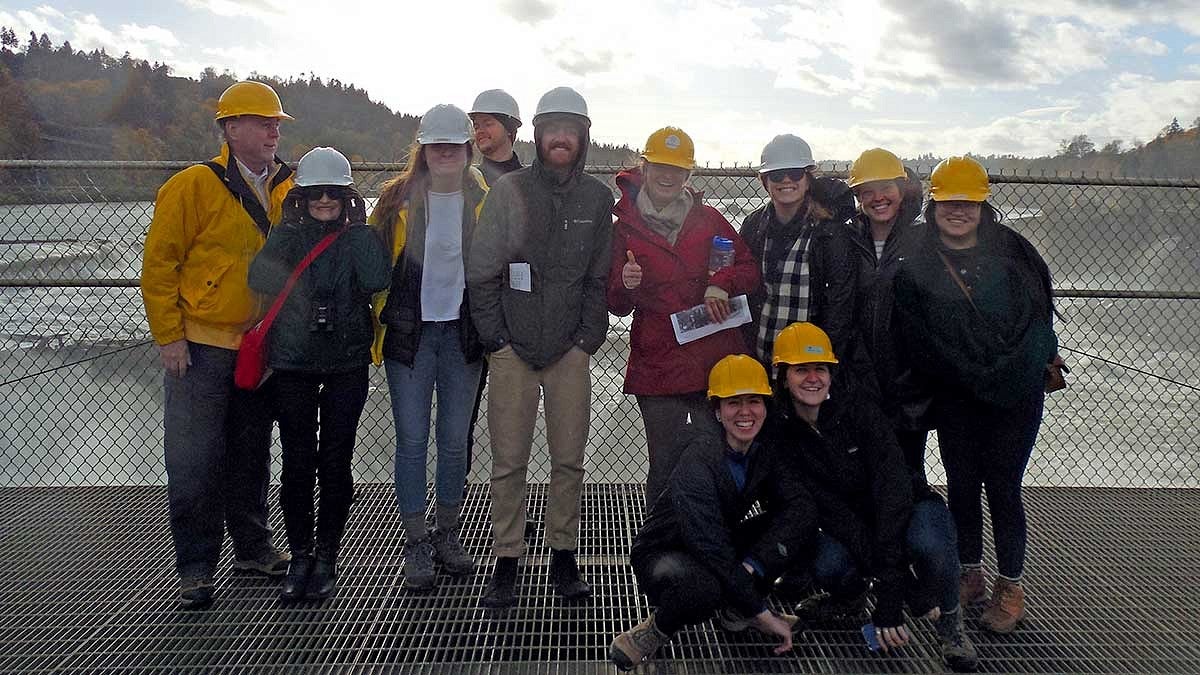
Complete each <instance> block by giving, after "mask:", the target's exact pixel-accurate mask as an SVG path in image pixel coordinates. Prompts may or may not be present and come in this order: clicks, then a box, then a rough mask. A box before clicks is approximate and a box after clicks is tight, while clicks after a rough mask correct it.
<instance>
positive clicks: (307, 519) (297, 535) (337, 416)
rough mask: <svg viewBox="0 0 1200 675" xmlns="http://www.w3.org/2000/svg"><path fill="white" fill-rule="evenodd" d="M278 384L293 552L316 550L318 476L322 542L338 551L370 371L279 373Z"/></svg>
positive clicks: (283, 495) (284, 501)
mask: <svg viewBox="0 0 1200 675" xmlns="http://www.w3.org/2000/svg"><path fill="white" fill-rule="evenodd" d="M273 379H274V380H275V392H276V401H277V404H278V405H277V407H278V409H279V410H278V414H279V440H280V442H281V444H282V445H283V474H282V477H281V481H280V482H281V485H280V488H279V501H280V506H281V507H282V508H283V522H284V525H285V526H286V527H287V539H288V547H289V548H291V550H292V551H293V552H301V551H307V550H310V549H311V548H312V545H313V521H314V514H313V511H314V509H313V490H314V488H315V486H316V481H317V477H318V476H319V477H320V480H321V507H320V520H319V522H317V528H316V529H317V532H316V534H317V543H318V544H320V545H321V546H325V547H331V548H334V549H336V548H338V546H339V544H340V543H341V539H342V532H343V531H344V530H345V529H346V519H347V518H348V517H349V514H350V503H351V502H352V501H353V500H354V475H353V473H352V472H351V467H350V463H351V460H352V459H353V455H354V439H355V435H356V434H357V432H358V418H359V416H360V415H362V410H363V406H364V405H366V402H367V367H366V366H363V367H361V368H355V369H354V370H351V371H347V372H343V373H330V374H317V373H304V372H296V371H287V372H276V373H275V375H274V377H273ZM318 415H319V424H318Z"/></svg>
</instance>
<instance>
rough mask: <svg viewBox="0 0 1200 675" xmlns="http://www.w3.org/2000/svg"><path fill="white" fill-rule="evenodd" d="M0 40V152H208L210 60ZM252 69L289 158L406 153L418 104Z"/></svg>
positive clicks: (623, 158) (72, 155) (619, 156)
mask: <svg viewBox="0 0 1200 675" xmlns="http://www.w3.org/2000/svg"><path fill="white" fill-rule="evenodd" d="M0 38H2V47H0V110H3V114H2V115H0V158H6V159H125V160H166V159H178V160H196V159H205V158H208V157H210V156H212V155H213V154H214V149H215V148H216V147H217V139H218V136H217V128H216V126H215V124H214V123H213V121H212V117H213V111H214V110H216V102H217V98H218V97H219V96H220V95H221V92H222V91H224V90H225V88H226V87H228V86H229V85H231V84H233V83H234V82H235V81H236V79H237V78H235V76H234V75H232V74H230V73H228V72H225V73H217V72H216V71H215V70H214V69H212V68H209V69H207V70H205V71H204V73H203V74H202V75H201V77H200V79H199V80H194V79H191V78H186V77H175V76H173V75H172V74H171V69H170V68H169V67H168V66H166V65H165V64H160V63H147V62H146V61H141V60H138V59H133V58H130V57H129V55H128V54H126V55H125V56H122V57H120V58H114V57H112V56H110V55H108V54H106V53H105V52H104V51H100V50H97V51H92V52H82V51H76V50H75V49H73V48H72V47H71V44H70V43H69V42H64V43H63V44H61V45H58V46H55V45H54V44H52V43H51V41H50V39H49V38H48V37H47V36H46V35H42V36H40V37H38V36H35V35H33V34H30V35H29V38H28V42H27V43H24V42H23V41H22V40H20V39H19V38H18V37H17V36H16V35H15V34H13V32H12V31H11V30H9V29H7V28H4V29H2V30H0ZM249 77H250V78H252V79H257V80H261V81H263V82H267V83H268V84H270V85H271V86H273V87H275V90H276V91H278V92H279V96H280V98H281V99H282V100H283V103H284V109H285V110H287V111H288V112H289V113H291V114H292V115H293V116H295V117H296V121H295V122H289V123H288V124H287V126H286V127H285V128H284V137H283V139H282V141H281V143H280V148H281V152H280V154H281V156H283V158H284V159H286V160H296V159H298V158H299V157H300V155H302V154H304V152H305V151H307V150H308V149H309V148H311V147H313V146H316V145H332V146H334V147H336V148H338V149H339V150H341V151H342V152H344V153H346V155H347V156H350V157H351V158H353V159H354V160H356V161H358V160H369V161H385V162H386V161H403V160H404V158H405V156H406V154H407V149H408V147H409V145H410V144H411V143H412V140H413V137H414V135H415V133H416V128H417V123H418V115H419V114H420V112H423V111H411V112H415V113H417V115H413V114H407V113H399V112H393V111H392V110H391V109H389V108H388V107H387V106H386V105H384V104H382V103H379V102H376V101H372V100H371V98H370V97H369V96H368V94H367V92H366V90H364V89H360V88H358V87H356V86H354V85H353V84H347V83H343V82H341V81H339V80H337V79H332V78H330V79H322V78H321V77H319V76H317V75H311V76H309V77H308V78H288V79H285V80H280V79H277V78H274V77H270V76H264V75H261V74H258V73H250V74H249ZM525 135H526V136H529V137H532V133H531V132H527V133H526V134H525ZM517 151H518V153H519V154H520V155H521V156H522V157H523V158H525V159H526V160H528V159H529V158H530V157H531V156H532V147H531V146H530V144H529V143H527V142H519V143H518V148H517ZM633 157H635V154H634V153H633V152H632V151H631V150H630V149H629V148H627V147H623V146H621V147H616V146H605V145H594V146H593V147H592V148H591V149H590V150H589V155H588V158H589V160H590V161H591V162H593V163H616V164H621V163H628V162H630V161H632V158H633Z"/></svg>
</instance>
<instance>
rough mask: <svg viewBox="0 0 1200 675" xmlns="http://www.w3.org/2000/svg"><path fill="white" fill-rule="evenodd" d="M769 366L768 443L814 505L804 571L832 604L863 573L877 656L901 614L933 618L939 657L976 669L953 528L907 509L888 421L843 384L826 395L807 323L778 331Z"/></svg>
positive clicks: (815, 332) (824, 354)
mask: <svg viewBox="0 0 1200 675" xmlns="http://www.w3.org/2000/svg"><path fill="white" fill-rule="evenodd" d="M772 362H773V364H774V366H775V397H776V400H778V401H779V402H780V405H779V406H778V407H777V408H776V412H777V419H776V422H777V424H776V425H775V426H774V427H773V433H774V434H775V436H776V442H778V443H780V444H782V445H783V446H784V447H786V448H787V449H788V450H789V451H790V455H789V456H790V458H791V461H793V462H794V463H795V464H796V467H797V468H798V471H799V474H800V475H801V476H803V477H804V481H805V483H806V485H807V486H808V489H809V491H810V493H811V494H812V498H813V501H814V502H815V503H816V506H817V514H818V515H817V525H818V526H819V527H820V528H821V531H820V533H819V534H818V535H817V539H816V546H815V552H814V555H813V558H812V563H811V573H812V577H813V580H814V581H815V583H816V584H817V585H818V586H819V587H820V588H822V589H823V590H824V591H825V592H826V593H828V594H829V596H830V597H831V598H833V599H834V600H835V601H838V600H841V601H845V600H848V599H851V598H858V597H861V596H862V594H863V593H864V592H865V591H866V588H867V584H866V581H865V578H864V577H866V576H870V577H873V578H874V579H875V583H874V584H873V585H872V586H871V588H872V591H873V593H874V595H875V609H874V611H873V612H872V616H871V618H872V626H871V628H872V629H873V630H875V632H876V636H875V637H876V638H877V639H878V643H879V646H880V648H881V649H882V650H883V651H885V652H886V651H889V650H891V649H898V648H901V647H903V646H905V645H906V644H908V641H909V631H908V628H907V627H906V626H905V622H904V615H903V613H902V611H901V610H902V608H903V606H904V603H905V600H906V599H907V601H908V608H909V612H911V613H912V614H913V615H914V616H920V615H924V616H925V617H926V618H928V619H932V620H933V621H934V626H935V628H936V630H937V634H938V640H939V645H940V647H941V651H942V660H943V661H944V662H945V664H946V665H947V666H948V667H950V668H951V669H952V670H956V671H958V670H965V671H972V670H974V669H975V667H976V663H977V655H976V652H975V647H974V645H973V644H971V640H970V639H969V638H968V637H967V635H966V632H965V631H964V629H963V617H962V610H961V609H960V607H959V600H958V573H959V569H958V561H957V558H956V557H955V554H954V550H953V549H954V526H953V525H952V524H951V521H950V515H949V514H948V513H945V511H946V508H945V506H944V505H943V506H942V507H941V515H940V516H938V517H928V516H926V515H925V514H924V513H923V512H918V511H916V510H914V508H913V492H912V487H911V485H910V483H909V475H908V469H907V467H906V466H905V464H904V458H903V456H902V455H901V452H900V447H899V446H898V445H897V443H896V437H895V435H894V434H893V432H892V425H891V423H890V422H889V421H888V420H887V418H886V417H884V415H883V411H882V410H880V408H879V405H878V404H877V403H876V402H875V401H874V399H873V398H872V397H870V396H862V395H859V393H858V392H856V391H855V389H854V387H853V386H852V383H851V385H850V386H843V387H842V388H841V389H840V390H839V391H837V392H836V393H834V394H833V395H832V396H831V394H830V384H831V382H832V380H833V376H834V370H835V368H838V367H839V366H838V358H837V357H836V356H835V352H834V350H833V347H832V345H831V343H830V341H829V336H828V335H826V334H825V331H823V330H821V329H820V328H818V327H817V326H815V325H813V324H811V323H807V322H805V323H794V324H792V325H790V326H788V327H787V328H785V329H783V331H782V332H780V333H779V336H778V338H777V339H776V341H775V351H774V354H773V357H772Z"/></svg>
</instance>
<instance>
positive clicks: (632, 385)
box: [608, 127, 759, 505]
mask: <svg viewBox="0 0 1200 675" xmlns="http://www.w3.org/2000/svg"><path fill="white" fill-rule="evenodd" d="M695 166H696V160H695V146H694V145H693V143H692V139H691V137H689V136H688V135H687V134H686V133H684V131H683V130H682V129H677V128H675V127H663V128H662V129H659V130H658V131H655V132H654V133H652V134H650V138H649V139H648V140H647V141H646V151H645V153H643V154H642V165H641V166H640V167H638V168H634V169H627V170H625V171H622V172H621V173H619V174H617V188H618V189H620V191H621V200H620V201H618V202H617V204H616V206H614V207H613V215H615V216H616V219H617V222H616V225H615V226H614V228H613V253H612V269H611V272H610V274H609V277H608V309H609V311H610V312H612V313H613V314H615V315H617V316H628V315H629V314H630V313H632V314H633V325H632V328H631V329H630V332H629V366H628V368H627V369H626V371H625V393H627V394H633V395H634V396H636V397H637V403H638V409H639V410H640V411H641V413H642V422H643V425H644V427H645V430H646V449H647V450H648V452H649V459H650V468H649V471H648V472H647V476H646V504H647V505H650V504H653V503H654V500H655V499H657V498H658V495H659V494H660V493H661V492H662V491H663V490H664V489H665V488H666V486H667V477H668V476H669V475H670V474H671V469H673V468H674V467H675V462H676V461H677V460H678V459H679V453H680V452H681V451H682V450H683V445H682V442H681V440H680V438H681V435H682V433H683V431H684V430H685V429H687V428H688V426H689V425H707V426H710V427H712V428H713V430H714V431H715V430H716V426H715V425H716V422H715V421H714V420H713V417H712V415H711V414H710V413H709V405H708V399H707V398H706V397H705V395H704V389H705V384H706V381H707V378H708V371H709V369H710V368H712V367H713V365H714V364H715V363H716V362H717V361H719V360H721V358H723V357H725V356H728V355H730V354H744V353H746V344H745V341H744V339H743V337H742V332H741V331H740V330H736V329H726V330H723V331H719V332H717V333H714V334H712V335H709V336H707V337H703V338H701V339H699V340H693V341H691V342H688V343H686V344H679V342H678V341H677V340H676V338H675V332H674V329H673V328H672V323H671V315H672V314H674V313H676V312H682V311H684V310H687V309H691V308H692V307H696V306H699V305H704V306H705V308H706V311H707V314H708V318H709V319H710V320H711V321H713V322H721V321H724V320H725V319H726V318H728V316H729V314H730V311H731V310H730V307H729V298H730V297H734V296H737V295H741V294H743V293H750V292H752V291H753V290H754V289H755V288H757V286H758V283H759V276H758V266H757V265H756V264H755V261H754V257H753V256H751V255H750V251H749V249H747V248H746V245H745V244H744V243H742V239H741V237H738V236H737V233H736V232H734V230H733V226H732V225H730V224H729V222H728V221H727V220H725V217H724V216H722V215H721V214H720V212H718V211H717V210H716V209H714V208H712V207H711V206H706V205H705V204H704V203H703V199H702V198H701V194H700V193H698V192H696V191H695V190H692V189H691V188H690V187H688V186H687V182H688V177H689V176H690V175H691V171H692V169H693V168H695ZM716 237H719V238H721V239H722V240H724V241H719V242H718V244H717V245H718V246H720V247H722V248H724V247H725V246H728V247H729V248H728V250H729V254H728V257H729V260H728V264H723V265H722V266H720V267H719V268H718V267H717V266H716V265H714V264H713V261H712V258H713V255H712V252H713V247H714V243H713V242H714V238H716ZM721 262H724V261H721ZM718 264H720V263H718Z"/></svg>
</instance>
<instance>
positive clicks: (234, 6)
mask: <svg viewBox="0 0 1200 675" xmlns="http://www.w3.org/2000/svg"><path fill="white" fill-rule="evenodd" d="M182 2H183V4H184V5H185V6H187V7H190V8H192V9H199V10H203V11H207V12H212V13H213V14H216V15H217V16H230V17H232V16H248V17H254V18H257V19H264V20H269V19H277V18H278V17H279V16H281V15H283V13H284V12H288V11H296V12H298V13H300V14H302V15H303V14H304V12H303V10H304V8H302V7H298V6H296V5H292V6H290V7H289V5H287V4H285V3H283V2H280V1H279V0H182ZM297 4H299V3H297ZM327 6H328V5H327Z"/></svg>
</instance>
